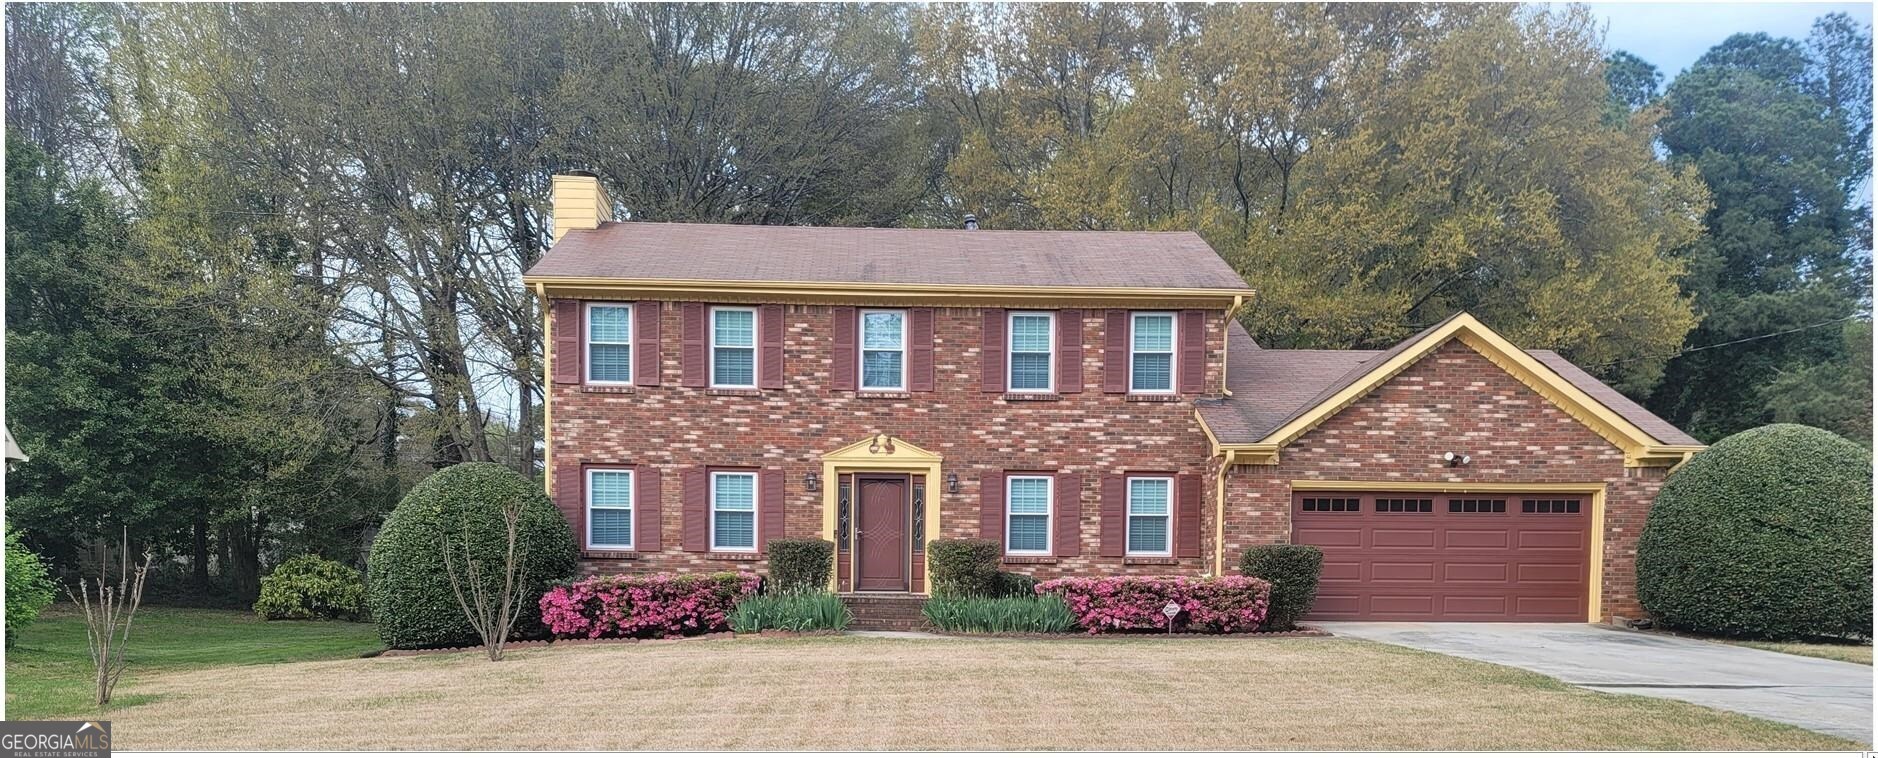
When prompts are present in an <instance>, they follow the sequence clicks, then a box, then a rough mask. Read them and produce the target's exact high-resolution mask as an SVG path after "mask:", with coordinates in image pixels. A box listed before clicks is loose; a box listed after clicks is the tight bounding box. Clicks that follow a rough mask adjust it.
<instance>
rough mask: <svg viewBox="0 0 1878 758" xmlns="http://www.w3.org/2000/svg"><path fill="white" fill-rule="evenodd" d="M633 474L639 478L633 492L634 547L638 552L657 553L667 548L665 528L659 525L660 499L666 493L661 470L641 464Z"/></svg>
mask: <svg viewBox="0 0 1878 758" xmlns="http://www.w3.org/2000/svg"><path fill="white" fill-rule="evenodd" d="M633 476H635V477H638V479H639V482H638V485H637V487H636V491H635V492H633V547H634V550H635V551H637V552H641V553H656V552H659V551H661V550H664V549H665V542H664V539H663V538H664V536H665V535H664V534H662V532H663V531H664V530H663V529H661V528H660V527H659V505H660V503H659V500H660V499H661V498H662V496H663V495H664V494H665V493H664V488H663V487H662V486H660V484H661V482H660V477H659V470H658V469H656V468H653V467H651V466H639V467H637V468H635V469H634V470H633Z"/></svg>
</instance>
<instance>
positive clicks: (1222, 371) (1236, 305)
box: [1219, 295, 1245, 397]
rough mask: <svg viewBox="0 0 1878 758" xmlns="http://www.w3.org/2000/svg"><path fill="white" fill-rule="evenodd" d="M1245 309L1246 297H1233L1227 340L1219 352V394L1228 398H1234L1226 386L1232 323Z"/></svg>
mask: <svg viewBox="0 0 1878 758" xmlns="http://www.w3.org/2000/svg"><path fill="white" fill-rule="evenodd" d="M1244 307H1245V295H1233V296H1232V307H1231V308H1227V309H1226V325H1225V329H1226V340H1225V343H1224V347H1222V348H1220V351H1219V392H1220V394H1222V395H1225V396H1226V397H1232V390H1231V389H1228V388H1227V386H1226V385H1227V383H1228V382H1227V381H1226V371H1227V367H1228V366H1230V365H1232V331H1231V330H1232V322H1233V319H1235V318H1237V317H1238V316H1239V309H1241V308H1244Z"/></svg>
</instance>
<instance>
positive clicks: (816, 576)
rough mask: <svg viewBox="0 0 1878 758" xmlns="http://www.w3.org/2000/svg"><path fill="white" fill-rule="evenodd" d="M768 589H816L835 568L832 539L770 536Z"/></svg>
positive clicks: (800, 590)
mask: <svg viewBox="0 0 1878 758" xmlns="http://www.w3.org/2000/svg"><path fill="white" fill-rule="evenodd" d="M766 547H767V549H768V550H769V588H768V590H767V591H769V592H819V591H823V590H826V589H828V587H829V582H828V578H829V576H831V575H833V574H834V571H835V543H833V542H829V541H828V540H821V539H802V538H794V537H791V538H783V539H774V540H770V541H769V543H768V544H767V545H766Z"/></svg>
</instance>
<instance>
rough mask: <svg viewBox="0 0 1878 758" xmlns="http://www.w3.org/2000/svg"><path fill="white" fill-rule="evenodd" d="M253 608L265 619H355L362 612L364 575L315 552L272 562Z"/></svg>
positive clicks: (363, 611)
mask: <svg viewBox="0 0 1878 758" xmlns="http://www.w3.org/2000/svg"><path fill="white" fill-rule="evenodd" d="M254 612H255V613H257V614H260V616H261V617H262V618H265V619H268V620H279V619H316V618H319V619H344V620H348V621H351V620H355V619H357V618H358V617H359V616H360V615H361V614H363V613H365V579H364V577H361V576H359V571H358V569H355V568H353V567H351V566H347V565H345V564H343V563H340V562H338V561H329V560H326V559H325V558H321V557H319V556H317V555H302V556H299V557H297V558H292V559H289V560H288V561H287V562H286V563H282V564H280V565H279V566H276V567H275V568H274V570H273V571H272V572H270V573H269V574H268V575H267V576H266V577H265V578H263V579H262V580H261V597H260V599H258V600H256V601H254Z"/></svg>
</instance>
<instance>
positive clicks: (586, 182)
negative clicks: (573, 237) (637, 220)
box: [551, 172, 613, 242]
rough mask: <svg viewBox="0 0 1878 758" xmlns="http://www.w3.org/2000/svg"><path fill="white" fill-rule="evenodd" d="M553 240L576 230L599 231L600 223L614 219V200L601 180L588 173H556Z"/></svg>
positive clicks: (557, 239) (558, 239) (553, 196)
mask: <svg viewBox="0 0 1878 758" xmlns="http://www.w3.org/2000/svg"><path fill="white" fill-rule="evenodd" d="M551 198H552V199H553V202H554V209H553V214H554V215H553V229H552V230H551V231H552V232H553V235H554V241H555V242H560V241H561V237H562V236H564V235H566V234H567V233H568V232H569V231H570V230H574V229H598V228H599V227H600V222H602V221H612V220H613V198H610V197H607V194H606V188H605V187H602V186H600V179H599V177H596V176H594V175H593V174H589V173H586V172H578V173H572V174H555V175H554V189H553V192H552V194H551Z"/></svg>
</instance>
